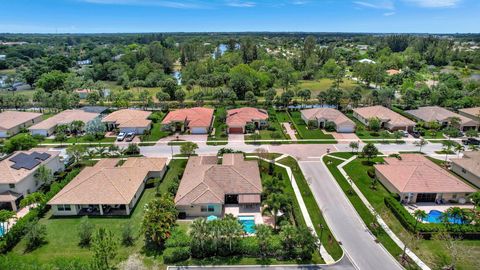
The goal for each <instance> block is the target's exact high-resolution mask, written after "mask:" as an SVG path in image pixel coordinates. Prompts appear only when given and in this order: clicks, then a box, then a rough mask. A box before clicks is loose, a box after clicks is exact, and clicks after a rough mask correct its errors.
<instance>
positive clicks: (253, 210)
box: [223, 204, 273, 225]
mask: <svg viewBox="0 0 480 270" xmlns="http://www.w3.org/2000/svg"><path fill="white" fill-rule="evenodd" d="M226 214H231V215H233V216H234V217H238V216H254V218H255V224H257V225H258V224H267V225H273V220H272V219H271V218H270V217H264V216H262V209H261V207H260V205H255V206H252V207H245V206H242V205H238V204H226V205H225V206H224V208H223V215H226Z"/></svg>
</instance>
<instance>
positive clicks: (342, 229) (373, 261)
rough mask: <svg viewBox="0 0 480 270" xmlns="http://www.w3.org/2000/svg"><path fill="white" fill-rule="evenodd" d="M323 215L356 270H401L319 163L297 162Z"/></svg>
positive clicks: (324, 167)
mask: <svg viewBox="0 0 480 270" xmlns="http://www.w3.org/2000/svg"><path fill="white" fill-rule="evenodd" d="M299 164H300V167H301V168H302V171H303V173H304V174H305V177H306V178H307V181H308V182H309V183H310V185H311V189H312V192H313V194H314V196H315V198H316V200H317V203H318V205H319V206H320V209H321V210H322V212H323V215H324V217H325V219H326V221H327V223H328V225H329V226H330V229H331V230H332V232H333V234H334V235H335V236H336V238H337V240H338V241H340V242H341V243H342V246H343V248H344V249H345V251H346V252H347V253H348V255H349V256H350V259H351V260H352V262H353V263H354V264H355V266H356V267H357V268H358V269H388V270H390V269H402V267H401V266H400V265H399V264H398V263H397V261H396V260H395V259H394V258H393V257H392V256H391V255H390V254H389V253H388V252H387V251H386V250H385V249H384V248H383V247H382V246H381V245H380V244H377V243H375V241H374V237H373V236H372V235H371V234H370V233H369V231H368V230H367V229H366V227H365V225H364V223H363V221H362V220H361V218H360V216H358V214H357V212H356V210H355V208H353V206H352V205H351V204H350V201H349V200H348V198H347V197H346V196H345V194H344V193H343V191H342V190H341V188H340V187H339V186H338V185H337V182H336V180H335V179H334V178H333V177H332V176H330V174H329V173H328V169H327V168H326V166H325V165H324V164H323V162H321V161H301V162H299Z"/></svg>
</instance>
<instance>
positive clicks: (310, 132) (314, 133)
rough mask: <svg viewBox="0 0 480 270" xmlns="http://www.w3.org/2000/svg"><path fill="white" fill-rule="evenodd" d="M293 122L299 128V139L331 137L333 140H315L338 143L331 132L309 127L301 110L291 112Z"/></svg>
mask: <svg viewBox="0 0 480 270" xmlns="http://www.w3.org/2000/svg"><path fill="white" fill-rule="evenodd" d="M289 114H290V117H291V122H292V123H293V126H294V127H295V129H296V130H297V135H298V136H299V139H331V140H332V141H326V142H315V143H336V141H335V139H334V138H333V136H332V135H330V134H325V133H323V131H322V130H321V129H308V127H307V124H306V123H305V121H303V119H302V116H301V113H300V112H299V111H292V112H289Z"/></svg>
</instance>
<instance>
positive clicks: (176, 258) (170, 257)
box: [163, 247, 190, 263]
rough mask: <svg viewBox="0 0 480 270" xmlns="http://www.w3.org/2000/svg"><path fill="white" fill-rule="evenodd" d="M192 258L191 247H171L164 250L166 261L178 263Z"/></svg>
mask: <svg viewBox="0 0 480 270" xmlns="http://www.w3.org/2000/svg"><path fill="white" fill-rule="evenodd" d="M188 259H190V247H169V248H166V249H165V250H164V251H163V262H164V263H177V262H181V261H186V260H188Z"/></svg>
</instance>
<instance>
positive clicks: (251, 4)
mask: <svg viewBox="0 0 480 270" xmlns="http://www.w3.org/2000/svg"><path fill="white" fill-rule="evenodd" d="M225 4H226V5H227V6H229V7H240V8H250V7H255V6H256V5H257V4H256V3H255V2H251V1H236V0H233V1H227V2H226V3H225Z"/></svg>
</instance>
